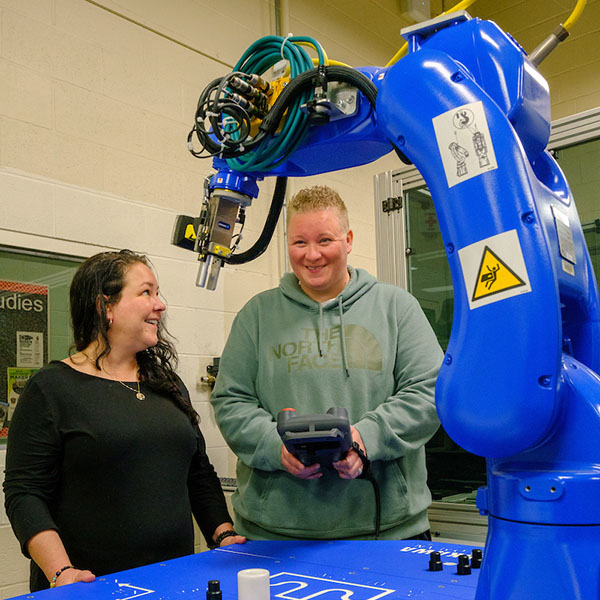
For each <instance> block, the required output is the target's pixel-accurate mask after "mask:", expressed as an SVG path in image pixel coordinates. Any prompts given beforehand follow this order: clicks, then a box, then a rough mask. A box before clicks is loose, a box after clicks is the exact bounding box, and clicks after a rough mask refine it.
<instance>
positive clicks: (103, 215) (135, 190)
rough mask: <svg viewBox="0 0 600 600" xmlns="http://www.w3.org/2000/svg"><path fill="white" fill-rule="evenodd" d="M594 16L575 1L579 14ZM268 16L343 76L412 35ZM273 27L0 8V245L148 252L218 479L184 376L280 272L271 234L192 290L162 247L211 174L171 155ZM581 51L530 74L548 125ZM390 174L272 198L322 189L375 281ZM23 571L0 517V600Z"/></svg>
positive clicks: (152, 5)
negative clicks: (379, 180) (541, 85)
mask: <svg viewBox="0 0 600 600" xmlns="http://www.w3.org/2000/svg"><path fill="white" fill-rule="evenodd" d="M479 3H480V4H481V7H482V8H481V12H480V13H478V12H477V10H473V9H476V8H477V5H474V6H473V9H470V12H471V14H473V15H480V16H482V17H486V16H487V15H486V14H485V13H486V11H487V12H488V13H494V11H495V13H494V14H496V16H497V18H496V20H497V22H498V23H499V24H500V26H505V25H503V22H502V19H504V18H505V17H506V15H505V14H504V13H502V12H501V13H500V14H498V10H496V9H497V8H498V6H499V5H501V4H504V3H506V4H508V5H514V4H519V3H518V2H516V1H514V0H503V2H496V1H495V0H494V1H492V0H480V2H479ZM479 3H478V4H479ZM446 4H448V3H447V2H446ZM521 4H523V3H521ZM536 4H538V5H539V3H536ZM552 4H557V5H565V4H568V3H565V2H558V1H555V2H553V3H552ZM598 5H599V0H590V1H589V2H588V9H587V10H590V13H591V14H592V16H593V15H596V14H597V10H598ZM431 6H432V11H433V12H435V13H437V12H440V11H441V10H442V9H447V8H448V6H443V3H442V1H441V0H437V1H436V0H432V2H431ZM357 7H358V8H357ZM567 8H568V7H567ZM567 8H565V7H564V6H562V12H563V13H565V11H566V10H567ZM280 9H281V11H280V17H281V22H282V25H281V30H282V32H284V35H285V34H286V33H287V32H293V33H294V34H297V35H298V34H304V35H312V36H313V37H315V38H316V39H318V40H319V41H320V42H321V43H322V44H323V45H324V46H325V48H326V50H327V52H328V55H329V56H330V58H333V59H336V60H340V61H342V62H346V63H348V64H351V65H354V66H360V65H383V64H385V63H386V62H387V61H388V60H389V59H390V58H391V57H392V56H393V54H394V53H395V52H396V50H397V49H398V48H399V46H400V45H401V44H402V40H401V39H400V37H399V30H400V28H401V27H403V26H406V25H410V24H412V22H411V21H407V20H406V18H405V17H402V16H401V15H399V14H398V12H397V6H396V3H395V2H392V1H391V0H365V1H364V2H360V3H348V2H342V1H341V0H281V2H280ZM518 9H519V7H518V6H517V7H516V8H515V11H516V14H518ZM540 10H542V9H540ZM593 11H596V12H593ZM510 14H512V13H510ZM584 14H585V13H584ZM598 21H599V19H596V21H595V22H594V25H593V26H592V25H590V24H589V23H588V24H586V25H585V26H584V25H583V24H582V25H581V26H580V28H579V30H578V31H579V33H578V34H577V35H579V36H580V38H581V39H580V40H579V42H578V45H577V48H578V52H579V51H581V49H582V48H584V49H585V48H588V46H590V44H591V45H592V46H591V47H593V44H594V43H595V44H596V45H597V41H596V42H594V40H597V26H596V25H595V23H597V22H598ZM583 22H584V21H583V19H582V23H583ZM586 23H587V22H586ZM509 24H510V22H509ZM553 26H554V24H552V27H553ZM552 27H550V29H551V28H552ZM586 28H587V29H586ZM590 29H591V30H590ZM588 30H590V31H588ZM274 32H275V6H274V0H226V1H224V2H220V3H215V2H211V1H209V0H176V1H175V2H164V1H161V0H35V1H32V0H0V245H7V246H14V247H21V248H28V249H36V250H40V251H47V252H56V253H60V254H65V255H72V256H81V257H86V256H90V255H92V254H94V253H96V252H99V251H102V250H105V249H119V248H123V247H129V248H132V249H134V250H137V251H139V252H144V253H146V254H148V255H149V256H150V258H151V260H152V261H153V263H154V265H155V267H156V271H157V274H158V278H159V282H160V286H161V290H162V292H163V295H164V297H165V298H166V300H167V304H168V310H167V314H168V325H169V328H170V330H171V332H172V333H173V334H174V336H175V338H176V339H177V348H178V351H179V354H180V359H181V364H180V372H181V375H182V377H183V379H184V381H185V383H186V384H187V386H188V388H189V389H190V392H191V395H192V398H193V402H194V406H195V407H196V409H197V410H198V412H199V413H200V415H201V417H202V429H203V432H204V434H205V436H206V439H207V444H208V450H209V454H210V457H211V460H212V461H213V464H214V465H215V467H216V468H217V471H218V472H219V474H220V475H221V476H233V475H234V464H235V459H234V457H233V455H232V454H231V452H230V451H229V450H228V448H227V447H226V445H225V443H224V440H223V438H222V436H221V435H220V433H219V431H218V429H217V427H216V424H215V422H214V417H213V414H212V411H211V408H210V404H209V402H208V397H209V390H208V389H207V388H206V387H205V386H203V385H202V384H201V383H199V380H200V377H201V376H202V375H204V374H205V373H206V366H207V365H208V364H210V363H211V361H212V358H213V357H214V356H219V354H220V353H221V350H222V347H223V344H224V341H225V339H226V336H227V334H228V332H229V329H230V327H231V323H232V321H233V318H234V317H235V314H236V313H237V311H238V310H239V309H240V308H241V307H242V306H243V304H244V303H245V302H246V301H247V300H248V299H249V298H250V297H251V296H253V295H254V294H255V293H257V292H259V291H261V290H264V289H267V288H269V287H273V286H274V285H276V284H277V281H278V279H279V277H280V275H281V274H282V272H283V270H284V266H285V252H284V242H283V236H282V230H281V228H280V229H279V230H278V231H277V234H276V236H275V239H274V240H273V243H272V244H271V246H270V248H269V250H268V251H267V252H266V253H265V254H264V255H263V256H261V257H260V258H259V259H258V260H256V261H254V262H252V263H249V264H247V265H242V266H239V267H236V268H231V267H227V268H225V269H224V270H223V271H222V273H221V281H220V283H219V287H218V289H217V291H215V292H208V291H206V290H201V289H198V288H196V287H195V285H194V281H195V278H196V272H197V261H196V257H195V256H194V255H193V254H192V253H190V252H186V251H184V250H181V249H179V248H175V247H173V246H171V245H170V244H169V239H170V234H171V228H172V225H173V221H174V218H175V215H176V214H178V213H187V214H192V215H196V214H198V211H199V207H200V200H201V193H202V182H203V179H204V177H205V176H206V175H207V174H209V173H210V172H211V168H210V162H209V161H199V160H196V159H194V158H193V157H192V156H191V155H190V154H189V153H188V152H187V149H186V145H185V139H186V136H187V132H188V131H189V129H190V127H191V124H192V120H193V115H194V111H195V105H196V102H197V97H198V95H199V93H200V91H201V90H202V89H203V87H204V86H205V85H206V83H207V82H209V81H210V80H212V79H213V78H215V77H217V76H220V75H223V74H225V73H227V72H229V71H230V70H231V67H232V66H233V64H234V63H235V62H236V61H237V59H238V58H239V56H240V55H241V54H242V53H243V51H244V50H245V49H246V48H247V47H248V46H249V45H250V44H251V43H252V42H253V41H255V40H256V39H257V38H259V37H261V36H264V35H268V34H272V33H274ZM511 33H513V34H514V33H515V32H514V31H511ZM595 36H596V37H595ZM573 40H576V36H575V33H574V35H573ZM565 48H567V45H566V44H565ZM593 56H594V55H589V56H587V55H586V58H585V60H579V57H578V55H577V54H574V55H573V56H572V62H570V63H569V62H568V61H567V62H566V63H565V64H563V63H560V64H558V63H557V64H556V66H555V67H553V70H552V71H549V75H548V74H546V76H547V77H549V78H550V80H551V86H552V87H553V88H555V89H557V94H558V95H559V99H560V101H559V103H558V105H557V106H558V108H557V110H558V111H559V112H558V114H555V115H554V116H555V117H558V116H563V115H564V112H562V111H567V110H569V111H574V110H575V109H577V110H585V109H586V108H589V107H591V105H596V104H598V103H600V102H599V101H600V97H599V91H600V83H599V82H600V78H598V77H597V76H596V77H593V76H591V75H592V74H593V73H594V69H596V68H597V65H598V63H597V60H596V59H595V58H594V57H593ZM576 57H577V59H578V60H575V58H576ZM565 60H566V59H565ZM549 61H550V59H549ZM548 64H549V65H550V64H551V63H550V62H548ZM563 76H564V77H563ZM552 77H554V80H552ZM563 80H564V81H566V82H567V83H565V84H563ZM569 94H571V96H569ZM588 105H590V106H588ZM398 166H399V163H398V161H397V159H396V158H395V157H393V156H388V157H385V158H382V159H380V160H379V161H376V162H375V163H372V164H371V165H367V166H364V167H360V168H356V169H352V170H348V171H341V172H337V173H331V174H328V175H323V176H319V177H311V178H307V179H298V180H290V182H289V192H288V194H292V193H294V191H296V190H298V189H300V188H301V187H304V186H306V185H313V184H316V183H325V184H328V185H331V186H332V187H335V188H336V189H337V190H338V191H339V192H340V193H341V195H342V197H343V198H344V199H345V201H346V203H347V204H348V207H349V211H350V219H351V224H352V226H353V229H354V232H355V243H354V249H353V252H352V256H351V262H352V264H354V265H355V266H359V267H363V268H366V269H367V270H369V271H371V272H372V273H374V274H375V273H376V257H375V229H374V215H373V212H372V211H373V209H372V204H373V203H372V195H373V181H372V178H373V175H374V174H376V173H380V172H382V171H387V170H389V169H392V168H397V167H398ZM272 189H273V183H272V182H271V181H265V182H263V183H262V184H261V196H260V197H259V199H257V200H255V201H254V203H253V206H252V207H251V209H250V210H249V212H248V221H247V225H246V236H245V241H244V244H243V246H242V249H244V248H247V247H249V246H250V245H251V244H252V243H253V242H254V240H255V239H256V237H257V236H258V235H259V232H260V230H261V228H262V224H263V222H264V216H265V215H266V212H267V210H268V203H269V200H270V198H271V194H272ZM0 276H1V274H0ZM3 465H4V454H3V451H2V449H1V448H0V468H2V467H3ZM27 576H28V564H27V561H26V560H25V559H24V558H23V557H22V556H21V555H20V552H19V548H18V544H17V543H16V540H15V539H14V536H13V535H12V532H11V530H10V527H9V526H8V524H7V521H6V518H5V515H4V510H3V508H2V509H0V599H1V598H10V597H12V596H15V595H17V594H21V593H24V592H26V591H27V583H26V582H27Z"/></svg>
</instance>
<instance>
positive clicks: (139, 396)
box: [117, 379, 146, 400]
mask: <svg viewBox="0 0 600 600" xmlns="http://www.w3.org/2000/svg"><path fill="white" fill-rule="evenodd" d="M117 381H119V380H118V379H117ZM119 383H120V384H121V385H123V386H125V387H126V388H127V389H128V390H131V391H132V392H134V393H135V397H136V398H137V399H138V400H145V399H146V396H145V395H144V394H142V392H141V391H140V382H139V380H138V381H137V382H136V383H137V390H135V389H134V388H132V387H130V386H128V385H127V384H126V383H123V382H122V381H119Z"/></svg>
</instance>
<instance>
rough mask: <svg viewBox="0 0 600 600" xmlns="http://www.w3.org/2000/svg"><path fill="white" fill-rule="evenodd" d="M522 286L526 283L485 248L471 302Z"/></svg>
mask: <svg viewBox="0 0 600 600" xmlns="http://www.w3.org/2000/svg"><path fill="white" fill-rule="evenodd" d="M522 285H526V284H525V282H524V281H523V280H522V279H521V278H520V277H519V276H518V275H517V274H516V273H515V272H514V271H513V270H512V269H511V268H510V267H509V266H508V265H507V264H506V263H505V262H504V261H503V260H502V259H501V258H500V257H498V256H497V255H496V254H495V253H494V252H492V250H490V248H489V247H488V246H485V247H484V249H483V255H482V257H481V264H480V265H479V271H478V273H477V280H476V282H475V290H474V291H473V298H472V299H471V301H472V302H473V301H475V300H479V299H481V298H485V297H486V296H491V295H492V294H497V293H498V292H504V291H506V290H510V289H512V288H516V287H519V286H522Z"/></svg>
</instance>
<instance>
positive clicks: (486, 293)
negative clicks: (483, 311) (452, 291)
mask: <svg viewBox="0 0 600 600" xmlns="http://www.w3.org/2000/svg"><path fill="white" fill-rule="evenodd" d="M458 256H459V259H460V264H461V267H462V272H463V278H464V282H465V290H466V292H467V297H468V299H469V307H470V308H471V309H474V308H478V307H480V306H485V305H486V304H491V303H492V302H498V301H499V300H504V299H506V298H510V297H511V296H517V295H520V294H525V293H527V292H530V291H531V285H530V283H529V276H528V274H527V267H526V266H525V260H524V258H523V252H522V250H521V244H520V242H519V236H518V235H517V232H516V230H515V229H511V230H510V231H505V232H504V233H499V234H498V235H494V236H492V237H489V238H486V239H484V240H481V241H479V242H475V243H474V244H471V245H470V246H465V247H464V248H461V249H460V250H459V251H458Z"/></svg>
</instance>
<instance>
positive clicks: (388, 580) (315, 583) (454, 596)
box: [15, 541, 479, 600]
mask: <svg viewBox="0 0 600 600" xmlns="http://www.w3.org/2000/svg"><path fill="white" fill-rule="evenodd" d="M434 550H435V551H437V552H440V553H441V554H442V561H443V563H444V569H443V570H442V571H438V572H433V571H429V570H428V564H429V554H430V553H431V552H432V551H434ZM471 550H472V547H471V546H459V545H455V544H450V545H447V544H441V543H436V542H432V543H423V542H414V541H380V542H350V541H333V542H323V541H321V542H318V541H314V542H312V541H309V542H247V543H246V544H244V545H234V546H227V547H226V548H220V549H218V550H211V551H209V552H203V553H200V554H194V555H191V556H186V557H183V558H178V559H175V560H171V561H167V562H165V563H159V564H155V565H148V566H146V567H140V568H138V569H131V570H129V571H123V572H121V573H115V574H113V575H110V576H108V575H107V576H105V577H100V578H98V579H97V580H96V581H94V582H93V583H76V584H73V585H67V586H64V587H58V588H54V589H52V590H46V591H43V592H37V593H35V594H26V595H24V596H19V597H18V598H15V600H26V599H29V600H31V599H35V600H38V599H39V600H42V599H45V598H48V600H50V598H52V599H53V600H131V599H132V598H142V597H143V598H144V600H175V599H178V600H184V599H185V598H193V599H202V600H204V599H205V598H206V588H207V584H208V581H209V580H212V579H218V580H219V581H220V582H221V590H222V592H223V600H237V597H238V595H237V573H238V571H241V570H242V569H254V568H258V569H267V570H268V571H269V573H270V582H271V598H272V599H275V598H286V599H287V600H302V599H307V598H313V597H319V598H321V597H322V598H324V599H327V600H336V599H338V600H339V599H341V598H352V600H376V599H383V598H389V599H390V600H391V599H401V598H421V599H422V600H472V598H473V597H474V594H475V587H476V585H477V579H478V576H479V574H478V570H477V569H473V570H472V572H471V574H470V575H457V574H456V570H457V568H456V565H457V560H458V555H459V554H467V555H470V553H471ZM344 593H347V595H344ZM311 594H314V595H311Z"/></svg>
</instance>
